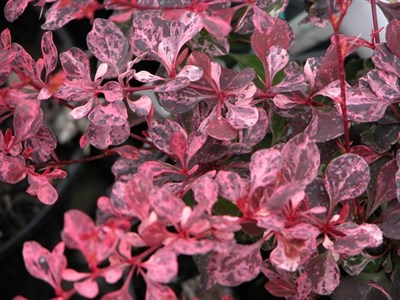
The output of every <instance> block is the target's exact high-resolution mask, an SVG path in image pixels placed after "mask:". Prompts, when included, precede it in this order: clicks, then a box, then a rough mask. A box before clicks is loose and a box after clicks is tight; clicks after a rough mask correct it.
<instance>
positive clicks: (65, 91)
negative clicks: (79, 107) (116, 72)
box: [55, 81, 95, 101]
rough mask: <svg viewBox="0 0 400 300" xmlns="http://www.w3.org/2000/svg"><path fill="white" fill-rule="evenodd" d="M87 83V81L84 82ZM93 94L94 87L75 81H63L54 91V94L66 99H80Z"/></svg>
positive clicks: (87, 97)
mask: <svg viewBox="0 0 400 300" xmlns="http://www.w3.org/2000/svg"><path fill="white" fill-rule="evenodd" d="M86 83H87V82H86ZM94 95H95V89H94V88H92V87H90V85H89V86H84V85H82V83H80V82H77V81H70V82H65V84H64V85H62V86H60V87H59V88H58V89H57V91H56V92H55V96H56V97H58V98H61V99H63V100H66V101H82V100H87V99H89V98H92V97H93V96H94Z"/></svg>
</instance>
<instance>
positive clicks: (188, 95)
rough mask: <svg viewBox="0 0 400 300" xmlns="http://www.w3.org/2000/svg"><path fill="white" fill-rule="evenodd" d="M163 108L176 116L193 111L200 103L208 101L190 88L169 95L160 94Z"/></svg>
mask: <svg viewBox="0 0 400 300" xmlns="http://www.w3.org/2000/svg"><path fill="white" fill-rule="evenodd" d="M158 96H159V99H160V104H161V106H162V107H163V108H164V109H165V110H167V111H169V112H171V113H174V114H182V113H185V112H188V111H189V110H191V109H192V108H193V107H194V106H195V105H196V104H197V103H198V102H200V101H202V100H205V99H207V96H205V95H202V94H200V93H198V92H197V91H195V90H192V89H190V88H185V89H181V90H176V91H173V92H167V93H158Z"/></svg>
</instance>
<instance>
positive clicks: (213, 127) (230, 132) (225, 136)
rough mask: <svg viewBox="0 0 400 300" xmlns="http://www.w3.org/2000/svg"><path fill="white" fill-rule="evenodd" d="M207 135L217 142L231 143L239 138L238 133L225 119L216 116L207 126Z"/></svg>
mask: <svg viewBox="0 0 400 300" xmlns="http://www.w3.org/2000/svg"><path fill="white" fill-rule="evenodd" d="M207 134H208V135H209V136H211V137H213V138H215V139H217V140H222V141H230V140H232V139H234V138H236V137H237V131H236V130H235V129H234V128H233V126H232V125H231V124H230V122H228V121H227V120H226V119H225V118H222V117H216V116H214V117H213V118H212V119H211V121H210V122H209V123H208V126H207Z"/></svg>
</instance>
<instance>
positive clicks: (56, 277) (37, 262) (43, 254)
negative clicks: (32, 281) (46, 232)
mask: <svg viewBox="0 0 400 300" xmlns="http://www.w3.org/2000/svg"><path fill="white" fill-rule="evenodd" d="M63 253H64V243H63V242H60V243H58V244H57V246H56V247H55V248H54V249H53V251H52V252H49V251H48V250H47V249H45V248H43V247H42V246H41V245H40V244H39V243H37V242H33V241H30V242H25V243H24V247H23V249H22V255H23V257H24V261H25V266H26V268H27V270H28V272H29V273H30V274H31V275H32V276H33V277H36V278H39V279H42V280H44V281H46V282H47V283H49V284H50V285H51V286H52V287H53V288H54V289H56V290H58V291H59V290H60V289H61V281H62V272H63V270H64V269H65V268H66V267H67V259H66V258H65V256H64V254H63Z"/></svg>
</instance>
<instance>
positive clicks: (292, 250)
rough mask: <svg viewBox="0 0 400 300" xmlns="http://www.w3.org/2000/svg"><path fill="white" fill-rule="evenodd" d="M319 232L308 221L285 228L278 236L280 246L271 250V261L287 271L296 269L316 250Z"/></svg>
mask: <svg viewBox="0 0 400 300" xmlns="http://www.w3.org/2000/svg"><path fill="white" fill-rule="evenodd" d="M319 233H320V231H319V230H318V229H317V228H315V227H314V226H312V225H310V224H306V223H301V224H298V225H295V226H293V227H290V228H288V229H284V230H283V231H282V235H280V236H278V237H277V240H278V246H277V247H276V248H275V249H274V250H273V251H272V252H271V255H270V259H271V263H272V264H273V265H274V266H275V267H276V268H279V269H282V270H285V271H289V272H294V271H296V270H297V268H298V267H299V266H300V265H301V264H302V263H304V262H305V261H307V260H308V259H309V258H310V257H311V256H312V255H313V254H314V253H315V252H316V250H317V243H316V238H317V236H318V235H319Z"/></svg>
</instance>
